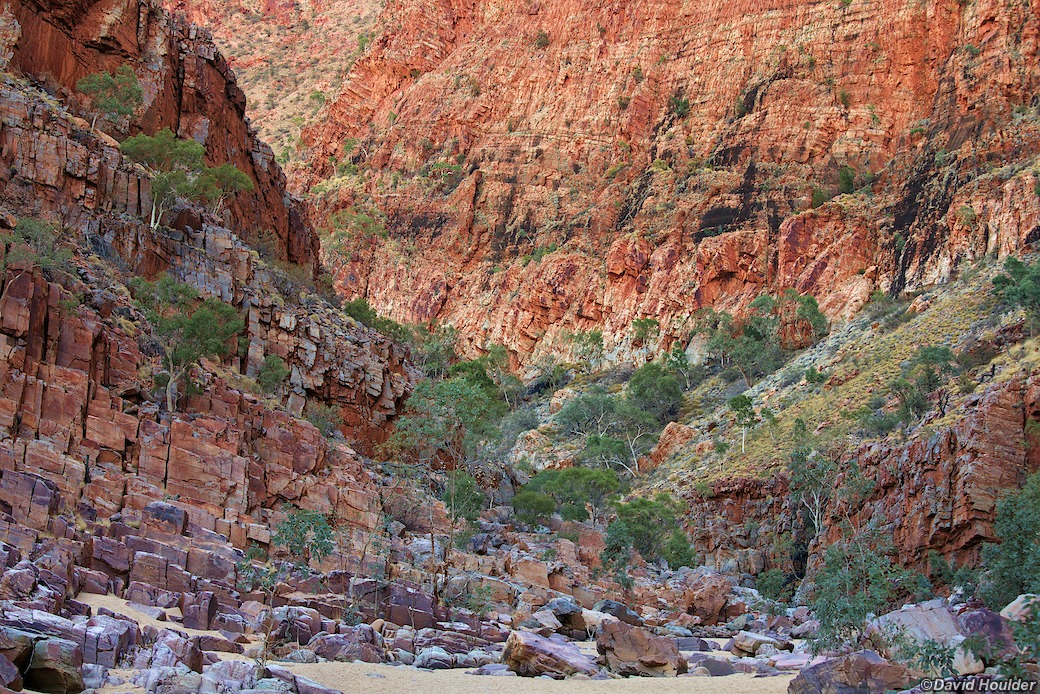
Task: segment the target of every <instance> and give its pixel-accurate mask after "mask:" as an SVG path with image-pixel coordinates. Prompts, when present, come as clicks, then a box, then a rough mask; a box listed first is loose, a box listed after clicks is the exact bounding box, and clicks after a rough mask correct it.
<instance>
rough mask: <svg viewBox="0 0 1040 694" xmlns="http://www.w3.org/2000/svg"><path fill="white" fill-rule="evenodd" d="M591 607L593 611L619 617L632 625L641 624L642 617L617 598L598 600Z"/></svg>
mask: <svg viewBox="0 0 1040 694" xmlns="http://www.w3.org/2000/svg"><path fill="white" fill-rule="evenodd" d="M592 609H593V611H594V612H602V613H604V614H608V615H610V616H611V617H615V618H617V619H620V620H621V621H622V622H624V623H625V624H631V625H632V626H634V627H641V626H643V618H642V617H640V616H639V615H638V614H636V613H635V612H633V611H632V610H630V609H629V608H628V606H627V605H625V604H624V603H620V602H618V601H617V600H600V601H599V602H597V603H596V604H595V605H593V606H592Z"/></svg>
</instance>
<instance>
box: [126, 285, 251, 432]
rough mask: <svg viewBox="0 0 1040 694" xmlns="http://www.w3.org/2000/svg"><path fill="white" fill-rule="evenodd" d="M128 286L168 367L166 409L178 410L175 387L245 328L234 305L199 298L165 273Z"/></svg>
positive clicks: (218, 354)
mask: <svg viewBox="0 0 1040 694" xmlns="http://www.w3.org/2000/svg"><path fill="white" fill-rule="evenodd" d="M130 289H131V291H132V292H133V294H134V297H135V298H136V299H137V301H138V303H139V304H140V306H141V308H142V309H143V310H144V311H145V315H146V317H147V318H148V322H149V323H150V324H151V326H152V339H153V340H154V343H155V346H156V347H157V348H158V350H159V351H160V353H161V354H162V359H163V368H164V369H165V372H166V373H165V376H166V379H165V389H166V409H167V410H168V411H169V412H174V411H176V404H177V385H178V383H182V382H183V383H184V384H185V385H186V384H187V382H188V376H189V374H190V372H191V370H192V368H194V367H195V366H196V365H197V364H198V363H199V360H200V359H202V358H203V357H217V358H219V357H223V356H225V355H226V354H227V353H228V351H229V343H230V341H231V339H232V338H233V337H234V336H235V335H237V334H238V333H239V332H240V331H241V330H242V319H241V318H240V317H239V316H238V312H237V311H235V309H234V308H233V307H232V306H230V305H228V304H225V303H224V302H223V301H220V300H219V299H214V298H207V299H205V300H201V301H200V300H199V298H198V293H197V292H196V291H195V290H194V289H193V288H191V287H189V286H188V285H186V284H181V283H180V282H177V281H176V280H174V279H173V278H171V277H170V276H169V275H163V276H162V277H161V278H160V279H158V280H156V281H155V282H148V281H146V280H144V279H142V278H140V277H135V278H134V279H133V280H131V282H130Z"/></svg>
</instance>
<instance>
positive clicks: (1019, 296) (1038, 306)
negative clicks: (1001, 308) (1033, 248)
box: [993, 257, 1040, 331]
mask: <svg viewBox="0 0 1040 694" xmlns="http://www.w3.org/2000/svg"><path fill="white" fill-rule="evenodd" d="M1004 272H1005V273H1006V274H1002V275H998V276H997V277H995V278H993V286H994V287H995V288H996V292H997V294H998V295H999V296H1000V298H1001V299H1003V300H1004V301H1006V302H1007V303H1009V304H1011V305H1013V306H1017V307H1019V308H1021V309H1023V310H1024V311H1025V312H1026V315H1027V316H1028V319H1029V326H1030V330H1031V331H1032V330H1034V329H1035V328H1036V326H1037V325H1038V324H1040V264H1037V263H1033V264H1031V265H1027V264H1025V263H1023V262H1022V261H1021V260H1019V259H1018V258H1014V257H1010V258H1008V259H1007V260H1006V261H1004Z"/></svg>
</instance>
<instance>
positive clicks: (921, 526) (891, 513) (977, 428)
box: [689, 378, 1040, 573]
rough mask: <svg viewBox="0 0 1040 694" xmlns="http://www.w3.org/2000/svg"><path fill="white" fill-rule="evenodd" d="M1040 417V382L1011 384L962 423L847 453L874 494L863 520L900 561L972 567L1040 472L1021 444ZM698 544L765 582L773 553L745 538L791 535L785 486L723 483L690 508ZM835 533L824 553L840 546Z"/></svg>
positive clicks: (778, 481) (991, 393) (991, 391)
mask: <svg viewBox="0 0 1040 694" xmlns="http://www.w3.org/2000/svg"><path fill="white" fill-rule="evenodd" d="M1038 414H1040V389H1038V385H1037V382H1036V381H1035V379H1033V378H1030V379H1026V380H1022V379H1018V378H1015V379H1010V380H1008V381H1005V382H1001V383H996V384H993V385H990V386H987V387H986V388H985V389H984V390H982V391H980V392H979V393H978V394H976V395H973V396H971V399H970V401H969V402H968V403H967V408H966V411H965V413H964V416H959V417H958V418H957V419H955V420H954V421H952V422H951V423H948V424H945V425H944V426H942V427H940V428H938V429H937V430H935V431H930V432H922V433H919V434H917V435H916V436H914V437H913V438H911V439H910V440H909V441H907V442H896V441H891V440H888V441H881V442H872V443H868V444H864V445H862V446H861V447H859V448H857V449H854V450H852V451H850V452H849V454H848V459H849V460H851V459H857V460H858V461H859V463H860V465H861V466H862V470H863V473H864V476H865V477H866V478H867V479H868V480H871V481H873V482H874V490H873V492H872V493H871V495H870V496H869V498H868V499H867V500H866V502H865V503H864V504H863V506H862V507H861V509H860V510H859V513H858V516H859V520H860V521H863V522H865V521H866V520H867V519H870V520H871V521H872V522H874V523H876V524H879V525H880V526H882V527H884V528H885V529H886V532H888V533H890V537H891V538H892V540H893V544H894V546H895V547H896V549H897V550H898V551H899V555H900V560H901V561H902V562H903V563H904V564H906V565H910V566H918V567H923V566H924V565H925V562H926V560H927V557H928V554H929V552H931V551H934V552H938V553H939V554H941V555H943V556H945V557H946V558H947V559H948V560H950V561H951V562H952V563H954V564H956V565H961V564H963V563H966V562H973V561H976V560H977V559H978V553H979V549H980V547H981V545H982V544H983V543H984V542H991V541H994V540H995V539H996V537H995V535H994V532H993V520H994V518H995V513H996V499H997V498H998V496H999V495H1000V493H1001V491H1002V490H1004V489H1008V488H1014V487H1017V486H1019V485H1020V484H1021V483H1022V481H1024V479H1025V477H1026V476H1027V475H1029V474H1030V473H1032V472H1034V471H1036V470H1037V469H1040V458H1038V456H1037V454H1036V453H1035V452H1033V451H1034V450H1035V449H1030V450H1029V451H1026V450H1024V449H1023V447H1022V446H1021V445H1018V444H1016V442H1021V441H1023V440H1026V439H1027V438H1028V437H1027V433H1026V422H1028V421H1031V420H1034V419H1036V418H1037V416H1038ZM689 509H690V520H689V523H690V526H691V527H692V528H694V529H695V532H694V536H693V541H694V545H695V546H696V547H697V549H698V551H699V552H701V553H703V554H704V555H705V556H706V557H707V559H708V563H709V564H714V565H715V566H717V567H718V568H720V569H722V570H725V571H747V572H751V573H758V572H760V571H762V570H763V569H764V568H766V564H767V561H768V560H769V555H768V552H767V551H765V550H764V549H763V548H761V547H759V546H756V543H755V542H754V539H753V538H752V537H750V536H748V534H747V530H746V528H747V526H748V524H749V523H756V524H760V528H759V532H760V533H762V534H766V533H770V532H777V533H783V532H790V531H791V530H792V529H793V527H794V524H793V523H792V509H791V508H790V506H789V502H788V496H787V485H786V480H785V479H784V478H782V477H777V478H773V479H770V480H765V481H762V480H751V479H734V480H729V481H723V482H719V483H716V484H715V486H714V488H713V490H712V493H711V496H710V498H706V499H700V498H698V499H690V504H689ZM840 532H841V529H840V528H839V527H838V526H837V525H834V526H829V529H828V532H827V534H826V536H825V537H824V538H823V539H822V540H821V542H822V544H823V546H826V545H827V544H829V543H832V542H834V541H836V540H837V538H838V537H839V536H840Z"/></svg>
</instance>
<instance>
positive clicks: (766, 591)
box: [755, 569, 794, 602]
mask: <svg viewBox="0 0 1040 694" xmlns="http://www.w3.org/2000/svg"><path fill="white" fill-rule="evenodd" d="M755 589H756V590H758V592H759V593H761V594H762V597H764V598H767V599H769V600H776V601H779V602H787V601H788V600H790V599H791V595H792V594H793V592H794V591H793V590H792V586H791V585H789V584H788V580H787V574H785V573H784V572H783V571H781V570H780V569H769V570H768V571H763V572H762V573H760V574H759V575H758V576H757V577H756V578H755Z"/></svg>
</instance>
